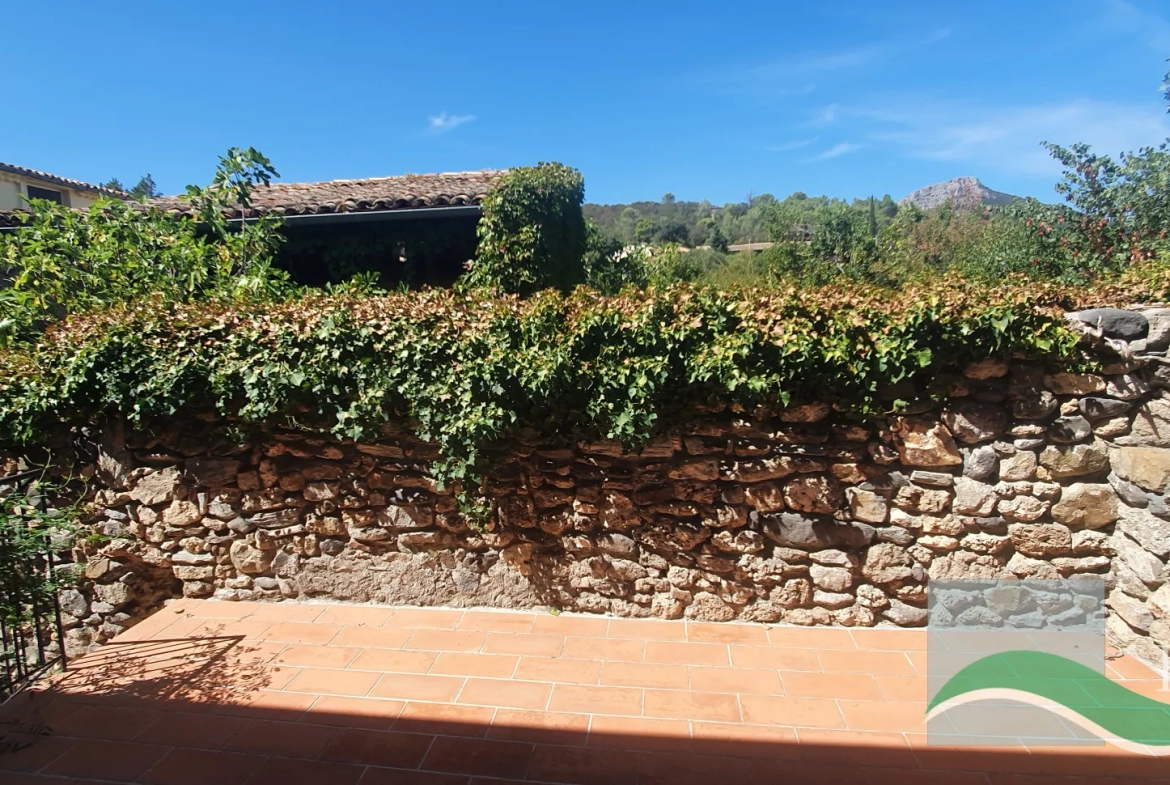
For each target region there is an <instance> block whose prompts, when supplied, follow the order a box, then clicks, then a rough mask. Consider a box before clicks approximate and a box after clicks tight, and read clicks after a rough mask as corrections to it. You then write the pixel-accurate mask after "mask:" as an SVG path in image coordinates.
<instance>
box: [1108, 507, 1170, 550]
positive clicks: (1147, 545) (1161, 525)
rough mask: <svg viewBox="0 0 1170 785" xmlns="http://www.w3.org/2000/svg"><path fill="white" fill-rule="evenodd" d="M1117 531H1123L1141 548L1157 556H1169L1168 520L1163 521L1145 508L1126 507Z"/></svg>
mask: <svg viewBox="0 0 1170 785" xmlns="http://www.w3.org/2000/svg"><path fill="white" fill-rule="evenodd" d="M1117 531H1122V532H1125V533H1126V534H1127V535H1129V536H1130V537H1131V538H1133V539H1134V540H1136V541H1137V543H1138V544H1139V545H1141V546H1142V548H1144V549H1145V550H1147V551H1149V552H1150V553H1152V554H1154V555H1155V556H1158V557H1159V558H1162V559H1165V558H1166V557H1168V556H1170V521H1164V520H1162V519H1161V518H1158V517H1156V516H1154V515H1151V514H1150V513H1149V512H1147V511H1146V510H1137V509H1130V508H1126V509H1125V510H1123V511H1122V513H1121V517H1120V520H1119V521H1118V523H1117Z"/></svg>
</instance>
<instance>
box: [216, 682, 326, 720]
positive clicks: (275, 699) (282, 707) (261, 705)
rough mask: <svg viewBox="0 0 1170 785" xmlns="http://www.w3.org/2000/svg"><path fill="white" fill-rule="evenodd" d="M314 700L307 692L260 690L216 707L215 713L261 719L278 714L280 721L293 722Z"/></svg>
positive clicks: (314, 696) (315, 697) (313, 696)
mask: <svg viewBox="0 0 1170 785" xmlns="http://www.w3.org/2000/svg"><path fill="white" fill-rule="evenodd" d="M316 699H317V696H316V695H313V694H312V693H308V692H274V691H272V690H260V691H258V692H248V693H246V694H245V695H243V696H241V697H240V698H239V699H238V700H237V701H234V702H232V703H224V704H222V705H220V706H217V707H216V708H215V711H216V712H217V713H219V714H226V715H228V716H231V717H245V718H248V717H259V718H261V719H263V718H266V717H271V716H273V714H274V713H276V712H279V713H280V715H281V719H282V720H284V721H286V722H295V721H296V720H299V719H300V717H301V715H302V714H304V713H305V712H306V711H308V710H309V707H310V706H312V705H313V702H314V701H315V700H316Z"/></svg>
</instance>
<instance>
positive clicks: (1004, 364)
mask: <svg viewBox="0 0 1170 785" xmlns="http://www.w3.org/2000/svg"><path fill="white" fill-rule="evenodd" d="M1010 367H1011V366H1010V365H1009V364H1008V361H1007V360H1004V359H1002V358H1000V357H988V358H987V359H985V360H979V361H977V362H973V363H970V364H968V365H967V367H966V368H964V369H963V376H965V377H967V378H968V379H999V378H1001V377H1004V376H1007V374H1008V370H1009V368H1010Z"/></svg>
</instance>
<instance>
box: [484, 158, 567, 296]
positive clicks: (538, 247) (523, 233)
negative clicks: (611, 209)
mask: <svg viewBox="0 0 1170 785" xmlns="http://www.w3.org/2000/svg"><path fill="white" fill-rule="evenodd" d="M584 200H585V181H584V178H582V177H581V173H580V172H578V171H577V170H576V169H572V168H570V167H567V166H564V165H563V164H558V163H542V164H539V165H538V166H534V167H525V168H519V169H513V170H511V171H509V172H508V173H507V174H506V175H505V176H504V178H503V179H502V180H501V181H500V182H499V183H497V184H496V186H495V187H494V188H493V189H492V190H491V192H490V193H488V195H487V196H486V197H485V198H484V201H483V217H482V218H480V221H479V230H478V231H479V250H478V252H477V255H476V258H475V260H474V262H472V264H471V269H470V271H469V272H468V273H467V275H465V276H464V277H463V279H462V283H463V285H465V286H468V287H472V288H488V289H495V290H497V291H499V292H504V293H509V294H520V295H522V296H527V295H530V294H532V293H534V292H538V291H540V290H542V289H547V288H554V289H560V290H562V291H568V290H569V289H571V288H572V287H574V286H576V285H577V284H579V283H581V282H582V281H583V280H584V278H585V270H584V268H583V265H582V259H583V257H584V255H585V251H586V229H585V219H584V217H583V215H582V213H581V203H582V202H583V201H584Z"/></svg>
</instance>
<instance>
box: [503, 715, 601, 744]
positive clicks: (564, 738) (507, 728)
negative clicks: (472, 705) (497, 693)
mask: <svg viewBox="0 0 1170 785" xmlns="http://www.w3.org/2000/svg"><path fill="white" fill-rule="evenodd" d="M487 735H488V738H489V739H503V740H505V741H530V742H534V743H538V744H565V745H571V746H581V745H584V744H585V742H586V739H587V737H588V735H589V715H588V714H558V713H556V712H547V711H516V710H514V709H500V710H499V711H497V712H496V717H495V719H494V720H493V721H492V726H491V729H490V730H488V734H487Z"/></svg>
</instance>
